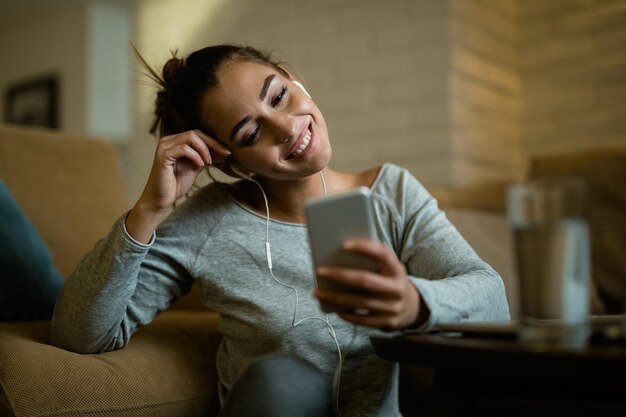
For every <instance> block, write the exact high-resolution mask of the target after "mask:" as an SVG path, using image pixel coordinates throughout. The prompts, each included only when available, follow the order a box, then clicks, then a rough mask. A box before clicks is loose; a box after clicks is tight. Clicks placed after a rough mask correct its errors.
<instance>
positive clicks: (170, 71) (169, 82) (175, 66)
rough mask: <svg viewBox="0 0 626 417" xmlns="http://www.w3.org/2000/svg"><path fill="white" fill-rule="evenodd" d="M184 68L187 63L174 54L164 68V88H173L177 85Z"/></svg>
mask: <svg viewBox="0 0 626 417" xmlns="http://www.w3.org/2000/svg"><path fill="white" fill-rule="evenodd" d="M184 67H185V61H184V60H183V59H182V58H178V57H177V56H176V53H175V52H174V54H173V56H172V57H171V58H170V59H168V60H167V62H166V63H165V65H164V66H163V84H164V85H163V87H165V88H171V87H172V86H173V85H175V84H176V82H177V80H178V79H179V76H180V73H181V72H182V70H183V68H184Z"/></svg>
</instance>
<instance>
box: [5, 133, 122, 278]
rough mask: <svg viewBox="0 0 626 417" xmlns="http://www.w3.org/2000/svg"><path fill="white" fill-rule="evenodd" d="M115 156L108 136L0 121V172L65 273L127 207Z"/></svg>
mask: <svg viewBox="0 0 626 417" xmlns="http://www.w3.org/2000/svg"><path fill="white" fill-rule="evenodd" d="M117 161H118V159H117V151H116V149H115V147H114V146H113V145H112V144H110V143H107V142H102V141H95V140H89V139H85V138H82V137H68V136H67V135H62V134H60V133H52V132H48V131H46V130H41V129H24V128H19V129H17V128H12V127H6V126H2V127H0V178H1V179H2V180H4V181H5V183H6V184H7V186H8V187H9V189H10V190H11V193H12V194H13V196H14V197H15V199H16V200H17V202H18V203H19V205H20V207H22V209H23V210H24V213H25V214H26V216H27V217H28V218H29V219H30V220H31V221H32V222H33V224H34V225H35V227H36V228H37V231H38V232H39V234H40V235H41V237H42V238H43V240H44V241H45V242H46V244H47V245H48V247H49V248H50V252H52V256H53V260H54V264H55V266H56V267H57V268H58V270H59V271H60V272H61V275H63V276H67V275H68V274H69V273H70V272H72V271H73V270H74V268H75V266H76V264H78V262H79V261H80V259H81V258H82V257H83V256H84V255H85V254H86V253H87V252H88V251H89V250H90V249H91V248H92V247H93V244H94V243H95V242H96V240H98V239H100V238H102V237H103V236H105V235H106V233H107V232H108V230H109V229H110V227H111V225H112V224H113V222H114V221H115V219H116V218H117V217H119V216H120V215H121V214H122V213H123V212H124V211H125V210H128V209H129V204H128V201H127V197H126V191H125V189H124V186H123V184H124V183H123V181H122V177H121V173H120V169H119V167H118V164H117Z"/></svg>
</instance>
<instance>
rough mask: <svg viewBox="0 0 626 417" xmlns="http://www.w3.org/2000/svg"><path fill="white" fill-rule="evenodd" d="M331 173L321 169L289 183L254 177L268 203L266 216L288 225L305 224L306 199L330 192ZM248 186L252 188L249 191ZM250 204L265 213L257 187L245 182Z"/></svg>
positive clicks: (328, 170)
mask: <svg viewBox="0 0 626 417" xmlns="http://www.w3.org/2000/svg"><path fill="white" fill-rule="evenodd" d="M334 178H335V173H334V171H332V170H331V169H330V168H328V167H327V168H324V169H323V170H322V171H320V172H319V173H316V174H313V175H311V176H309V177H307V178H302V179H299V180H293V181H271V180H267V179H265V178H258V179H257V181H258V183H259V184H260V185H261V187H263V191H264V192H265V195H266V197H267V200H268V205H269V211H270V217H271V218H272V219H275V220H281V221H287V222H290V223H306V218H305V212H304V208H305V205H306V202H307V201H308V200H309V199H310V198H314V197H321V196H324V195H326V194H327V193H330V192H332V190H333V186H332V183H333V179H334ZM250 187H252V188H250ZM248 188H249V190H250V191H251V193H250V203H251V205H252V206H253V208H254V209H255V211H258V212H260V213H262V214H265V212H266V208H265V202H264V200H263V195H262V194H261V190H260V189H259V187H258V186H257V185H256V184H254V183H251V182H249V185H248Z"/></svg>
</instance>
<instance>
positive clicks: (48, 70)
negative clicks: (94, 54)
mask: <svg viewBox="0 0 626 417" xmlns="http://www.w3.org/2000/svg"><path fill="white" fill-rule="evenodd" d="M85 30H86V29H85V8H84V7H74V6H68V7H64V8H61V9H55V10H51V11H46V12H45V13H40V14H36V15H29V16H28V17H27V18H20V19H17V20H15V21H12V22H5V23H3V24H2V25H0V57H2V63H1V64H0V91H2V92H4V91H5V90H6V88H7V87H8V86H9V85H10V84H11V83H14V82H16V81H17V82H20V81H22V80H23V81H26V80H29V79H31V78H32V77H39V76H42V75H48V74H58V76H59V78H60V85H59V88H60V91H61V94H60V103H59V119H60V125H61V128H62V129H63V130H66V131H68V132H72V133H83V132H85V123H86V114H85V104H86V103H85V100H86V97H85V75H86V67H85V65H86V58H85V42H86V40H85V33H86V32H85ZM3 106H4V100H0V114H4V107H3Z"/></svg>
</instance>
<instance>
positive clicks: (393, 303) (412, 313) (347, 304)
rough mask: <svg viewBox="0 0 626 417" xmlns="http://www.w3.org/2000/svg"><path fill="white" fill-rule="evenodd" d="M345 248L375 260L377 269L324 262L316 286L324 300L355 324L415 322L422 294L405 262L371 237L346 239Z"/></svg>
mask: <svg viewBox="0 0 626 417" xmlns="http://www.w3.org/2000/svg"><path fill="white" fill-rule="evenodd" d="M343 249H344V250H347V251H350V252H353V253H358V254H360V255H364V256H367V257H369V258H371V259H373V260H375V261H376V262H377V263H378V264H379V265H380V270H379V271H376V272H372V271H368V270H359V269H350V268H340V267H333V266H323V267H320V268H317V270H316V274H317V278H318V280H319V282H320V283H325V284H328V285H327V286H326V285H322V286H321V287H320V288H317V289H316V290H315V294H314V295H315V296H316V297H317V298H318V299H319V301H320V303H322V304H325V305H328V306H331V307H332V308H334V309H336V310H337V311H339V313H338V314H339V315H340V317H342V318H343V319H344V320H347V321H350V322H352V323H355V324H359V325H363V326H369V327H374V328H378V329H382V330H397V329H401V328H404V327H406V326H408V325H411V324H413V323H414V322H415V320H416V317H417V312H418V308H419V307H418V304H419V296H418V294H417V289H416V288H415V287H414V286H413V285H412V284H411V282H410V281H409V279H408V276H407V272H406V268H405V266H404V265H403V264H402V262H400V260H399V259H398V257H397V256H396V254H395V253H394V252H393V251H391V250H390V249H389V248H387V247H386V246H385V245H384V244H383V243H381V242H376V241H372V240H367V239H359V240H353V241H349V242H346V244H344V246H343Z"/></svg>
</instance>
